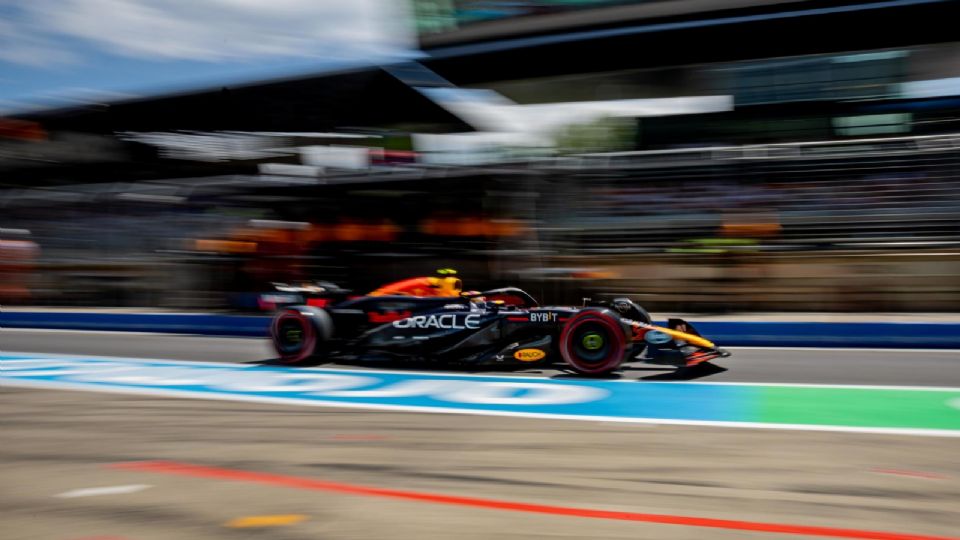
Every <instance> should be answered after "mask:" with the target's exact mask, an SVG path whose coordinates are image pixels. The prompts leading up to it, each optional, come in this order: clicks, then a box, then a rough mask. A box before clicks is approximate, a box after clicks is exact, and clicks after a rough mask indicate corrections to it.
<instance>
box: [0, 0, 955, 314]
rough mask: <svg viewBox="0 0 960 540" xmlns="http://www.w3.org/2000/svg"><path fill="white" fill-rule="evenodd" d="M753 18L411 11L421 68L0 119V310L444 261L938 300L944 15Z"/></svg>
mask: <svg viewBox="0 0 960 540" xmlns="http://www.w3.org/2000/svg"><path fill="white" fill-rule="evenodd" d="M751 4H752V3H744V2H736V1H728V2H719V1H716V2H714V1H703V2H692V1H689V2H684V1H680V2H621V1H616V2H613V1H595V2H559V1H554V2H550V1H542V2H510V3H503V2H479V1H474V2H467V1H456V2H439V1H438V2H416V3H415V5H416V7H417V9H418V23H419V24H420V27H421V30H422V31H423V34H422V38H421V43H422V45H423V47H424V48H425V51H426V53H427V54H428V58H426V59H425V60H424V61H423V62H422V63H407V64H401V65H393V66H384V67H382V68H376V69H369V70H355V71H349V72H342V73H335V74H322V75H316V76H310V77H305V78H301V79H291V80H284V81H266V82H261V83H256V84H251V85H246V86H237V87H230V88H222V89H216V90H205V91H202V92H193V93H185V94H179V95H169V96H157V97H152V98H149V99H140V100H131V101H124V102H116V103H109V104H88V105H86V106H82V107H71V108H69V109H56V110H45V111H34V112H31V113H24V114H20V115H17V116H16V118H9V119H7V120H3V121H2V122H0V174H2V175H3V176H2V178H3V180H2V183H0V212H2V216H3V217H2V221H0V227H2V228H0V276H2V279H3V282H4V284H5V286H4V287H0V301H2V302H4V303H7V304H32V305H73V306H90V305H119V306H134V307H162V308H171V309H208V310H209V309H239V310H258V309H264V308H268V307H269V306H268V305H264V302H263V300H262V297H261V295H260V293H263V292H265V291H267V290H269V288H270V283H271V282H274V281H287V280H298V279H309V278H315V279H326V280H332V281H338V282H341V283H342V284H344V285H346V286H348V287H351V288H355V289H357V290H363V289H371V288H373V287H375V286H376V285H377V284H379V283H380V282H381V281H386V280H389V279H392V278H396V277H400V276H405V275H408V274H420V273H424V272H431V271H432V270H433V269H434V268H438V267H449V266H452V267H457V268H459V269H460V270H461V273H462V274H463V276H464V279H465V280H466V281H467V283H468V286H469V287H477V288H479V287H481V286H483V285H486V284H491V285H492V284H502V283H516V284H519V285H522V286H525V287H528V288H529V289H530V290H531V291H532V292H534V293H536V294H539V295H541V296H544V297H545V299H546V300H548V301H555V302H562V301H566V302H576V301H579V300H580V298H582V297H583V296H585V295H595V294H604V295H617V296H621V295H629V296H633V297H636V298H637V299H639V300H640V301H642V302H643V303H644V304H645V305H647V306H648V307H650V308H651V309H656V310H662V311H703V312H706V311H711V312H718V311H734V310H737V311H744V310H767V311H769V310H777V311H792V310H797V311H847V310H854V311H955V310H956V309H957V306H958V305H960V277H958V276H960V223H958V216H960V178H958V170H960V169H958V165H960V126H958V124H957V121H958V118H960V68H958V67H957V66H960V62H957V60H958V59H960V44H958V43H955V42H953V41H951V39H954V38H950V37H949V36H951V35H952V34H950V33H949V32H948V31H947V28H946V27H944V26H943V25H944V24H945V23H946V22H948V21H949V20H956V19H950V18H949V17H950V14H952V13H955V12H956V3H955V2H934V1H929V2H925V1H919V2H897V1H892V2H886V3H882V5H881V4H873V3H864V2H769V3H764V4H763V5H760V6H757V5H751ZM931 17H932V18H931ZM852 18H853V19H852ZM851 20H856V21H858V23H859V24H861V25H865V26H864V27H866V26H869V27H870V28H873V29H874V32H870V33H868V35H864V36H858V37H857V39H860V41H856V40H854V39H853V36H852V35H851V33H850V31H849V30H848V29H847V30H838V29H843V28H845V25H848V24H849V23H850V22H851ZM921 23H922V24H921ZM920 26H922V28H920ZM812 28H817V29H818V33H817V35H818V37H817V39H809V38H810V35H811V29H812ZM833 30H838V31H839V33H831V31H833ZM747 31H750V32H760V33H759V34H756V35H760V36H767V37H768V38H769V39H770V47H769V48H768V49H764V50H763V51H760V50H757V48H755V47H746V46H745V43H746V41H745V40H744V39H743V37H742V36H743V35H745V34H743V32H747ZM804 34H805V35H806V38H805V40H797V39H795V38H797V37H798V36H801V35H804ZM821 35H822V36H823V39H820V37H819V36H821ZM738 36H739V37H738ZM861 38H862V39H861ZM699 39H706V41H702V43H706V44H712V45H716V46H709V47H699V48H698V47H687V48H682V47H680V48H678V47H677V44H678V43H685V44H687V45H688V44H689V43H695V42H698V41H696V40H699ZM518 40H519V41H518ZM524 40H527V41H524ZM625 46H629V47H632V49H630V50H636V48H638V47H654V48H655V49H654V50H657V51H658V54H656V55H634V54H626V53H625V52H624V51H625V49H624V47H625ZM571 47H574V48H576V49H577V51H578V52H576V53H572V52H571ZM708 49H709V50H708ZM661 52H662V54H661ZM688 55H694V57H692V58H690V57H688ZM696 55H699V56H696ZM774 55H777V56H779V57H778V58H771V57H770V56H774ZM788 55H789V56H788ZM761 56H762V57H761ZM520 72H523V73H524V74H523V75H522V76H521V75H520ZM474 284H475V285H474ZM267 303H268V302H267Z"/></svg>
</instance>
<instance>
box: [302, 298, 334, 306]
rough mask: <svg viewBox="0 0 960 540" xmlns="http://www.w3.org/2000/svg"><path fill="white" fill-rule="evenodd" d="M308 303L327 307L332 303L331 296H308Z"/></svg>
mask: <svg viewBox="0 0 960 540" xmlns="http://www.w3.org/2000/svg"><path fill="white" fill-rule="evenodd" d="M307 305H308V306H315V307H327V306H328V305H330V299H329V298H307Z"/></svg>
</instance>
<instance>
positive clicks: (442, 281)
mask: <svg viewBox="0 0 960 540" xmlns="http://www.w3.org/2000/svg"><path fill="white" fill-rule="evenodd" d="M461 289H462V284H461V282H460V280H459V279H458V278H455V277H442V278H439V277H417V278H410V279H405V280H403V281H397V282H394V283H390V284H388V285H384V286H383V287H380V288H379V289H377V290H375V291H373V292H371V293H370V294H369V295H368V296H392V295H402V296H439V297H445V298H446V297H450V298H453V297H459V296H460V291H461Z"/></svg>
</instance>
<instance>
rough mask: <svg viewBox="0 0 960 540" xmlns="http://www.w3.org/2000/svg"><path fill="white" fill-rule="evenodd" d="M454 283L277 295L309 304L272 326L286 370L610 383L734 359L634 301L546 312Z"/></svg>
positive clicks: (441, 280) (511, 294)
mask: <svg viewBox="0 0 960 540" xmlns="http://www.w3.org/2000/svg"><path fill="white" fill-rule="evenodd" d="M454 274H455V272H453V271H452V270H445V271H441V275H440V276H435V277H419V278H412V279H408V280H404V281H400V282H396V283H392V284H390V285H386V286H384V287H381V288H379V289H377V290H375V291H373V292H371V293H369V294H367V295H365V296H351V295H350V293H349V291H346V290H343V289H340V288H339V287H337V286H336V285H333V284H330V283H323V282H318V283H311V284H307V285H293V286H291V285H279V286H278V287H277V289H278V290H279V291H281V292H284V293H288V294H293V295H298V296H300V297H301V298H302V299H303V305H290V306H286V307H282V308H281V309H280V310H279V311H278V313H277V314H276V316H275V317H274V319H273V322H272V324H271V326H270V335H271V337H272V338H273V343H274V346H275V347H276V350H277V353H278V354H279V357H280V361H282V362H284V363H290V364H296V363H307V362H310V363H314V364H316V363H322V362H325V361H333V360H337V359H344V360H348V361H356V360H360V361H363V362H366V361H374V360H378V359H379V360H389V361H398V360H399V361H411V360H412V361H416V362H418V363H421V362H440V363H443V364H445V365H455V366H470V367H483V366H485V367H496V366H500V367H511V368H524V367H530V366H533V365H543V364H555V363H560V362H561V361H562V363H564V364H565V365H566V367H567V368H569V369H571V370H573V371H575V372H577V373H580V374H584V375H604V374H608V373H610V372H613V371H616V370H617V369H618V368H620V366H621V365H622V364H623V363H625V362H640V361H642V362H647V363H652V364H660V365H669V366H676V367H678V368H682V367H690V366H694V365H697V364H700V363H703V362H706V361H708V360H712V359H715V358H719V357H727V356H729V355H730V353H728V352H727V351H725V350H723V349H721V348H719V347H717V346H716V345H714V344H713V343H712V342H710V341H708V340H706V339H704V338H703V337H701V336H700V334H698V333H697V331H696V329H694V328H693V326H692V325H690V324H689V323H687V322H685V321H683V320H681V319H670V320H669V322H668V323H667V327H660V326H654V325H653V324H651V321H650V315H649V314H647V312H646V311H645V310H644V309H643V308H641V307H640V306H638V305H637V304H635V303H633V302H632V301H630V300H629V299H627V298H616V299H613V300H611V301H604V302H591V301H588V300H585V301H584V305H583V306H582V307H542V306H540V305H539V304H538V303H537V301H536V300H534V299H533V297H532V296H530V295H529V294H527V293H526V292H524V291H522V290H521V289H518V288H515V287H505V288H501V289H494V290H489V291H484V292H479V291H472V292H464V291H462V285H461V282H460V280H459V279H458V278H456V277H455V275H454Z"/></svg>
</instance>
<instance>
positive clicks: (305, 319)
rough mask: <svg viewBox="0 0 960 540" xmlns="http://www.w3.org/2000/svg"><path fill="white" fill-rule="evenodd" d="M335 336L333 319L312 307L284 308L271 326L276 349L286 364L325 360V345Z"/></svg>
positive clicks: (271, 334) (324, 312)
mask: <svg viewBox="0 0 960 540" xmlns="http://www.w3.org/2000/svg"><path fill="white" fill-rule="evenodd" d="M332 336H333V321H332V320H331V319H330V315H329V314H328V313H327V312H326V311H324V310H322V309H320V308H317V307H313V306H291V307H287V308H284V309H282V310H280V312H279V313H277V315H276V316H274V318H273V322H272V323H271V325H270V337H271V338H272V340H273V347H274V349H275V350H276V351H277V355H278V356H279V359H280V362H282V363H284V364H301V363H304V362H307V361H311V360H312V361H316V360H318V359H323V353H324V345H325V344H326V343H327V342H328V341H329V340H330V338H331V337H332Z"/></svg>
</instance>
